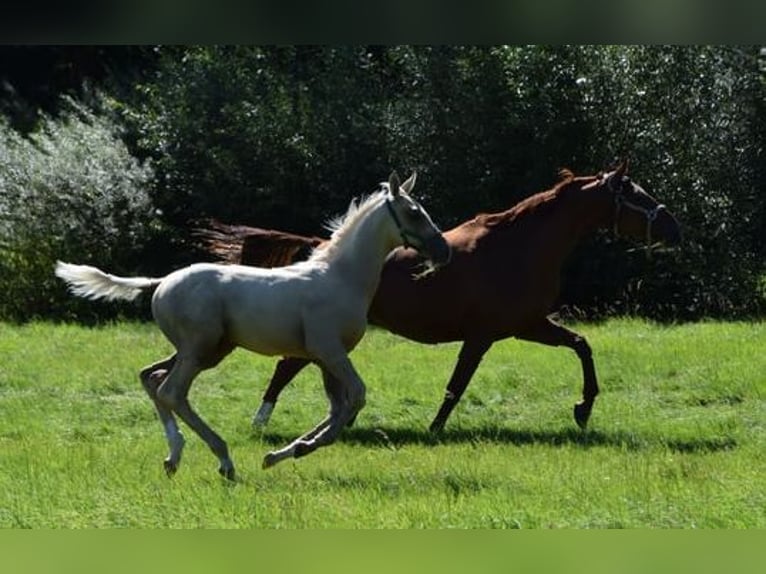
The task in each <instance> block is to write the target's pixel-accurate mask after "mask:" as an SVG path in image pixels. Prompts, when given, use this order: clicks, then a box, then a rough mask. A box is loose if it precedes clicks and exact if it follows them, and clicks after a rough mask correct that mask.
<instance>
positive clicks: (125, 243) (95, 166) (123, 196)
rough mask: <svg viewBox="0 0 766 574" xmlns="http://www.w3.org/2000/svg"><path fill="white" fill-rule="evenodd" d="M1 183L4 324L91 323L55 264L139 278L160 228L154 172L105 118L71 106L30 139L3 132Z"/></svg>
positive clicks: (2, 128)
mask: <svg viewBox="0 0 766 574" xmlns="http://www.w3.org/2000/svg"><path fill="white" fill-rule="evenodd" d="M0 174H2V178H1V179H0V214H2V217H1V218H0V291H1V292H2V294H3V295H2V297H0V316H3V317H6V318H13V319H30V318H34V317H42V316H46V317H51V316H58V317H63V316H68V315H69V314H70V313H72V312H75V311H76V312H77V315H78V316H80V317H85V316H93V315H94V314H95V313H94V312H93V311H90V312H89V311H87V310H86V308H85V305H83V304H82V303H80V304H79V305H78V303H77V302H75V301H73V298H72V297H70V296H68V295H67V294H65V292H64V289H63V288H62V285H61V284H60V282H58V281H57V280H56V279H55V278H54V276H53V266H54V263H55V261H56V260H57V259H62V260H71V261H81V262H107V261H108V262H110V266H111V270H113V271H120V270H123V271H125V270H128V269H130V270H134V269H137V268H138V269H140V268H141V264H140V261H141V253H142V251H143V249H145V248H146V246H147V245H148V244H149V241H150V239H151V238H152V235H153V233H155V232H156V225H157V224H156V223H154V214H153V208H152V204H151V201H150V199H149V196H148V194H147V186H148V185H149V182H150V180H151V177H152V171H151V169H150V168H149V166H148V165H147V164H143V165H142V164H140V163H139V162H138V161H137V160H136V159H135V158H134V157H133V156H131V154H130V153H129V151H128V149H127V147H126V146H125V145H124V143H123V142H122V140H121V139H120V135H119V131H118V126H117V125H116V124H115V123H114V122H113V121H112V120H110V119H109V116H108V115H104V114H95V113H93V112H92V111H90V110H88V109H86V108H85V107H83V106H81V105H79V104H77V103H75V102H74V101H71V100H69V101H68V109H67V110H66V111H65V112H64V113H63V114H62V116H61V117H60V118H59V119H52V118H49V117H46V118H44V119H43V121H42V125H41V127H40V129H39V130H38V131H36V132H34V133H33V134H31V135H30V136H29V137H25V136H22V135H20V134H18V133H17V132H16V131H14V130H13V129H11V128H9V127H8V125H7V124H5V123H4V122H0ZM90 307H92V306H90ZM111 312H112V313H113V312H114V308H111ZM103 313H104V309H101V310H99V312H98V314H99V315H101V314H103Z"/></svg>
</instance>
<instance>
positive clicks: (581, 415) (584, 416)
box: [574, 403, 592, 430]
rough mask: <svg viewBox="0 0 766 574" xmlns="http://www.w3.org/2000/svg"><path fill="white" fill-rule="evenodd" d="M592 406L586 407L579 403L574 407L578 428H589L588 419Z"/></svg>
mask: <svg viewBox="0 0 766 574" xmlns="http://www.w3.org/2000/svg"><path fill="white" fill-rule="evenodd" d="M591 408H592V405H586V404H584V403H577V404H576V405H575V406H574V419H575V422H576V423H577V426H578V427H580V428H581V429H583V430H585V429H586V428H587V426H588V419H589V418H590V410H591Z"/></svg>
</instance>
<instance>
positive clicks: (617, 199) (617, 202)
mask: <svg viewBox="0 0 766 574" xmlns="http://www.w3.org/2000/svg"><path fill="white" fill-rule="evenodd" d="M608 186H609V190H610V191H613V192H614V236H615V237H619V236H620V229H619V224H620V210H621V209H622V206H623V205H624V206H625V207H627V208H628V209H632V210H633V211H637V212H638V213H641V214H643V215H644V217H645V218H646V245H647V247H648V246H650V245H651V244H652V223H653V222H654V220H655V219H657V216H658V215H659V213H660V211H662V210H663V209H666V207H665V204H664V203H658V204H657V205H655V206H654V207H653V208H651V209H647V208H646V207H644V206H642V205H638V204H637V203H633V202H632V201H630V200H628V199H625V196H624V195H623V193H622V187H617V188H615V187H614V186H613V185H612V181H611V179H610V180H609V182H608Z"/></svg>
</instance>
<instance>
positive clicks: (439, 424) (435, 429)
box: [428, 419, 444, 434]
mask: <svg viewBox="0 0 766 574" xmlns="http://www.w3.org/2000/svg"><path fill="white" fill-rule="evenodd" d="M428 430H429V431H430V432H432V433H434V434H439V433H440V432H442V431H443V430H444V421H442V420H439V419H434V422H432V423H431V426H430V427H428Z"/></svg>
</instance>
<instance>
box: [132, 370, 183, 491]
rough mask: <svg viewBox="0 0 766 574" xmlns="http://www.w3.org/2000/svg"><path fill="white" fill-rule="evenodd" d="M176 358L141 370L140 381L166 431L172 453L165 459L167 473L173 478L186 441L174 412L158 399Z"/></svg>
mask: <svg viewBox="0 0 766 574" xmlns="http://www.w3.org/2000/svg"><path fill="white" fill-rule="evenodd" d="M175 361H176V356H175V355H173V356H171V357H168V358H167V359H163V360H162V361H159V362H157V363H154V364H152V365H149V366H148V367H146V368H144V369H142V370H141V374H140V375H139V376H140V379H141V384H142V385H143V387H144V389H145V390H146V393H147V394H148V395H149V398H151V399H152V402H153V403H154V408H155V409H156V410H157V414H158V415H159V417H160V422H161V423H162V428H163V429H164V430H165V437H166V438H167V441H168V448H169V449H170V452H169V453H168V456H167V458H166V459H165V472H166V473H167V474H168V476H172V475H173V474H174V473H175V472H176V470H178V465H179V464H180V463H181V454H182V452H183V448H184V444H185V442H186V441H185V440H184V437H183V434H182V433H181V430H180V429H179V428H178V423H177V422H176V419H175V417H174V416H173V412H172V411H171V410H170V409H169V408H168V407H167V406H166V405H165V404H164V403H163V402H162V401H160V400H159V398H158V397H157V389H158V388H159V386H160V385H161V384H162V382H163V381H164V380H165V378H166V377H167V374H168V372H169V371H170V370H171V369H172V368H173V365H174V364H175Z"/></svg>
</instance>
